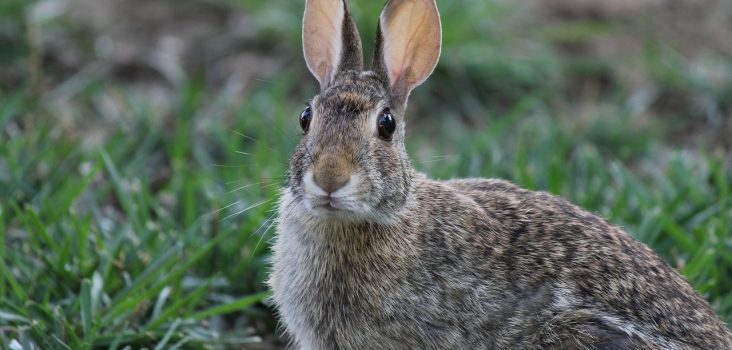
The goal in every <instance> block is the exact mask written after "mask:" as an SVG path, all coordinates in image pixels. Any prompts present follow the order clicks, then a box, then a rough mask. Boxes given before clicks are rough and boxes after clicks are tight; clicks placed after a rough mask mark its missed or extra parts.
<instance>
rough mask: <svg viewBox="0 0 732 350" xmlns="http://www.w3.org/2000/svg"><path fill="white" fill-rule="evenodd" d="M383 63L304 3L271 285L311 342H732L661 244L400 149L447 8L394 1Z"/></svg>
mask: <svg viewBox="0 0 732 350" xmlns="http://www.w3.org/2000/svg"><path fill="white" fill-rule="evenodd" d="M377 29H378V33H377V40H376V46H375V55H374V59H373V63H372V65H371V69H368V70H367V69H364V60H363V56H362V49H361V41H360V38H359V34H358V31H357V29H356V25H355V23H354V21H353V19H352V17H351V15H350V12H349V9H348V6H347V4H346V2H345V0H306V4H305V13H304V19H303V52H304V56H305V61H306V63H307V67H308V68H309V70H310V72H311V73H312V74H313V75H314V77H315V78H316V79H317V80H318V82H319V84H320V92H319V94H318V95H317V96H315V97H314V98H313V99H312V100H311V101H310V103H309V104H308V106H307V107H306V108H305V109H304V111H303V112H302V113H301V114H300V116H299V121H300V125H301V126H302V129H303V135H302V139H301V140H300V143H299V145H298V146H297V147H296V149H295V151H294V154H293V155H292V158H291V162H290V166H289V171H288V174H287V183H286V185H285V186H284V187H283V189H282V191H281V197H280V202H279V213H278V219H277V235H276V238H275V239H274V243H273V246H272V270H271V275H270V278H269V281H268V283H269V286H270V287H271V289H272V292H273V294H272V300H273V303H274V306H275V307H276V309H277V313H278V316H279V317H280V319H281V321H282V325H283V326H284V330H285V332H286V334H287V335H288V336H289V338H290V340H291V341H292V345H293V346H294V347H295V348H300V349H658V350H660V349H664V350H674V349H676V350H680V349H732V334H731V333H730V331H729V329H728V328H727V326H726V325H725V324H724V323H723V322H722V321H721V320H720V319H719V318H718V316H717V315H716V314H715V312H714V311H713V310H712V308H711V307H710V306H709V304H708V303H707V302H706V301H705V300H704V299H703V298H701V297H700V296H699V295H698V294H697V293H696V292H695V291H694V290H693V289H692V288H691V287H690V285H689V284H688V283H687V281H685V280H684V278H683V277H681V276H680V275H679V274H678V273H677V272H676V271H674V269H672V268H671V267H669V265H667V264H666V263H665V262H664V261H662V260H661V259H660V258H659V257H658V256H657V255H656V254H655V253H654V252H653V251H652V250H651V249H649V248H648V247H647V246H645V245H644V244H643V243H641V242H639V241H637V240H635V239H633V238H632V237H631V236H630V235H629V234H627V233H626V232H624V231H623V230H621V229H620V228H618V227H615V226H612V225H610V224H608V223H607V222H606V221H604V220H603V219H601V218H599V217H597V216H595V215H593V214H591V213H589V212H587V211H585V210H583V209H581V208H579V207H577V206H575V205H572V204H570V203H569V202H568V201H566V200H564V199H562V198H559V197H556V196H553V195H551V194H548V193H545V192H532V191H528V190H525V189H522V188H520V187H517V186H516V185H513V184H511V183H509V182H507V181H503V180H496V179H480V178H472V179H454V180H449V181H435V180H430V179H429V178H427V177H426V176H425V175H423V174H421V173H419V172H417V171H416V170H415V169H414V168H413V167H412V165H411V163H410V160H409V157H408V155H407V152H406V149H405V145H404V135H405V122H404V113H405V109H406V106H407V99H408V97H409V95H410V93H411V92H412V91H413V89H414V88H415V87H417V86H418V85H420V84H421V83H422V82H423V81H424V80H425V79H427V77H428V76H429V75H430V74H431V73H432V71H433V70H434V68H435V66H436V64H437V61H438V58H439V56H440V51H441V24H440V16H439V12H438V9H437V5H436V3H435V1H434V0H390V1H388V2H387V3H386V4H385V6H384V8H383V10H382V13H381V15H380V17H379V24H378V26H377Z"/></svg>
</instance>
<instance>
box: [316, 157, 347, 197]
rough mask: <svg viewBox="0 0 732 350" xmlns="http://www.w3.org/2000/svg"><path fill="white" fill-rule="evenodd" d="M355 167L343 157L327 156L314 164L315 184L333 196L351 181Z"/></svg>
mask: <svg viewBox="0 0 732 350" xmlns="http://www.w3.org/2000/svg"><path fill="white" fill-rule="evenodd" d="M352 172H353V167H352V165H351V164H350V162H348V161H346V160H345V159H343V158H342V157H337V156H333V155H326V156H325V157H322V158H320V159H318V160H316V161H315V164H313V182H315V184H316V185H317V186H318V187H320V188H321V189H322V190H323V191H325V192H327V193H328V194H331V193H333V192H335V191H338V189H340V188H341V187H343V186H345V185H346V183H348V181H349V180H350V179H351V173H352Z"/></svg>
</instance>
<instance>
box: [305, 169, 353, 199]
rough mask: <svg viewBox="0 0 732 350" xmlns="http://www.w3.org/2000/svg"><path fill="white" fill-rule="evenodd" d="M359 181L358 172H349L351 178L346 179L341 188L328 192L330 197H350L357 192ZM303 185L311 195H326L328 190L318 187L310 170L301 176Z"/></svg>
mask: <svg viewBox="0 0 732 350" xmlns="http://www.w3.org/2000/svg"><path fill="white" fill-rule="evenodd" d="M360 181H361V177H360V176H358V174H351V178H350V179H348V182H346V183H345V184H344V185H343V186H342V187H341V188H339V189H338V190H336V191H335V192H333V193H331V194H330V197H331V198H338V199H351V198H349V197H352V196H354V195H355V194H357V192H358V185H359V183H360ZM303 187H304V188H305V192H306V193H308V194H309V195H311V196H327V195H328V192H326V191H325V190H323V189H322V188H320V186H318V184H316V183H315V177H314V175H313V171H312V170H308V171H307V172H306V173H305V175H304V176H303Z"/></svg>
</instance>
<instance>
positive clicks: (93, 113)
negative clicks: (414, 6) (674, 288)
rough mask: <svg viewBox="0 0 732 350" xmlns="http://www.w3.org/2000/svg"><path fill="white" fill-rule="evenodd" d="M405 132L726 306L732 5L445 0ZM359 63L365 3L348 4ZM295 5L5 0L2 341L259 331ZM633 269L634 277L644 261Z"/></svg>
mask: <svg viewBox="0 0 732 350" xmlns="http://www.w3.org/2000/svg"><path fill="white" fill-rule="evenodd" d="M437 2H438V6H439V8H440V10H441V14H442V21H443V30H444V35H443V51H442V57H441V60H440V63H439V65H438V67H437V69H436V71H435V73H434V74H433V76H432V77H431V78H430V79H429V80H428V81H427V82H426V83H425V84H424V85H423V86H421V87H419V88H417V89H416V90H415V92H414V93H413V94H412V98H411V102H410V106H409V110H408V116H407V123H408V139H407V140H408V150H409V153H410V155H411V157H412V159H413V163H414V165H415V167H417V168H418V169H419V170H421V171H424V172H426V173H428V174H429V175H430V176H432V177H435V178H440V179H448V178H452V177H466V176H483V177H500V178H504V179H507V180H510V181H513V182H515V183H517V184H519V185H521V186H524V187H527V188H530V189H535V190H545V191H550V192H552V193H555V194H558V195H561V196H564V197H566V198H568V199H569V200H571V201H572V202H574V203H576V204H578V205H580V206H583V207H585V208H587V209H589V210H591V211H593V212H595V213H597V214H599V215H601V216H603V217H605V218H606V219H608V220H609V221H610V222H612V223H613V224H616V225H620V226H623V227H624V228H625V229H627V230H628V231H629V232H630V233H631V234H632V235H634V236H635V237H636V238H638V239H639V240H641V241H643V242H645V243H647V244H649V245H651V246H652V247H653V248H654V249H655V250H656V251H657V252H659V254H660V255H661V256H662V257H663V258H664V259H665V260H666V261H667V262H668V263H669V264H671V265H672V266H674V267H675V268H676V269H677V270H678V271H680V272H681V273H683V274H684V275H685V276H686V277H687V278H688V279H689V281H690V282H691V283H692V284H693V285H694V287H695V288H696V289H697V290H698V291H699V292H700V293H701V294H702V295H703V296H704V297H705V298H706V299H707V300H709V301H710V302H711V304H712V306H713V307H714V308H715V309H716V310H717V311H718V312H719V314H720V315H721V316H722V318H723V319H724V320H725V321H727V322H729V321H731V320H732V250H730V248H731V247H732V224H731V223H732V193H731V191H732V39H731V38H732V29H731V28H732V27H730V25H729V24H730V23H732V2H730V1H728V0H634V1H630V0H615V1H600V0H553V1H541V0H525V1H521V2H513V1H509V0H438V1H437ZM350 5H351V8H352V12H353V14H354V16H355V17H356V19H357V22H358V24H359V28H360V31H361V36H362V38H363V40H364V47H365V51H366V57H367V61H370V60H371V52H372V51H371V50H372V49H373V40H374V36H375V28H376V18H377V16H378V13H379V11H380V9H381V6H382V5H383V3H382V2H381V1H353V0H352V1H350ZM303 8H304V2H303V1H285V0H279V1H278V0H274V1H264V0H188V1H174V0H155V1H149V0H105V1H99V0H2V2H0V237H1V238H2V239H0V257H1V259H0V345H1V346H2V349H138V348H148V349H200V348H210V349H239V348H246V349H273V348H279V347H282V346H283V344H285V343H284V341H283V340H282V339H281V337H280V335H279V334H278V328H277V322H276V319H275V317H274V316H273V310H272V309H271V307H270V305H269V303H268V301H267V297H268V296H269V293H268V291H267V287H266V284H265V281H266V278H267V271H268V256H269V252H268V250H269V244H270V241H271V239H272V236H273V233H274V222H275V220H276V214H275V210H276V202H277V197H278V188H279V187H280V186H281V185H282V183H283V180H284V174H285V172H286V169H287V162H288V157H289V155H290V153H291V151H292V149H293V148H294V146H295V145H296V144H297V142H298V140H299V134H300V131H299V125H298V117H299V114H300V112H301V110H302V108H303V106H304V102H305V101H307V100H308V99H309V98H311V97H312V96H313V95H314V94H315V93H316V92H317V87H318V86H317V82H316V81H315V80H314V79H313V78H312V77H311V76H310V74H309V72H308V71H307V68H306V67H305V64H304V61H303V59H302V54H301V42H300V35H301V34H300V25H301V16H302V11H303ZM638 273H643V271H639V272H638Z"/></svg>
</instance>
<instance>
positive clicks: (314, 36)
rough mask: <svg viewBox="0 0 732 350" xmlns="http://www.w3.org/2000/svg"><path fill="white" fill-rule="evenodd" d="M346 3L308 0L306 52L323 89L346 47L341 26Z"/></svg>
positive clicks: (305, 21) (304, 47) (304, 48)
mask: <svg viewBox="0 0 732 350" xmlns="http://www.w3.org/2000/svg"><path fill="white" fill-rule="evenodd" d="M343 6H344V4H343V2H342V1H332V0H308V1H307V2H306V8H305V17H304V19H303V52H304V54H305V62H306V63H307V66H308V68H309V69H310V72H311V73H312V74H313V75H314V76H315V78H316V79H318V82H320V85H321V86H325V85H327V84H328V83H329V82H330V80H331V79H332V77H333V75H334V74H335V70H336V69H337V68H338V61H339V60H340V56H341V50H342V46H343V42H342V41H343V40H342V33H341V31H342V30H341V26H340V25H339V23H343V19H344V17H345V9H344V7H343Z"/></svg>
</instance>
